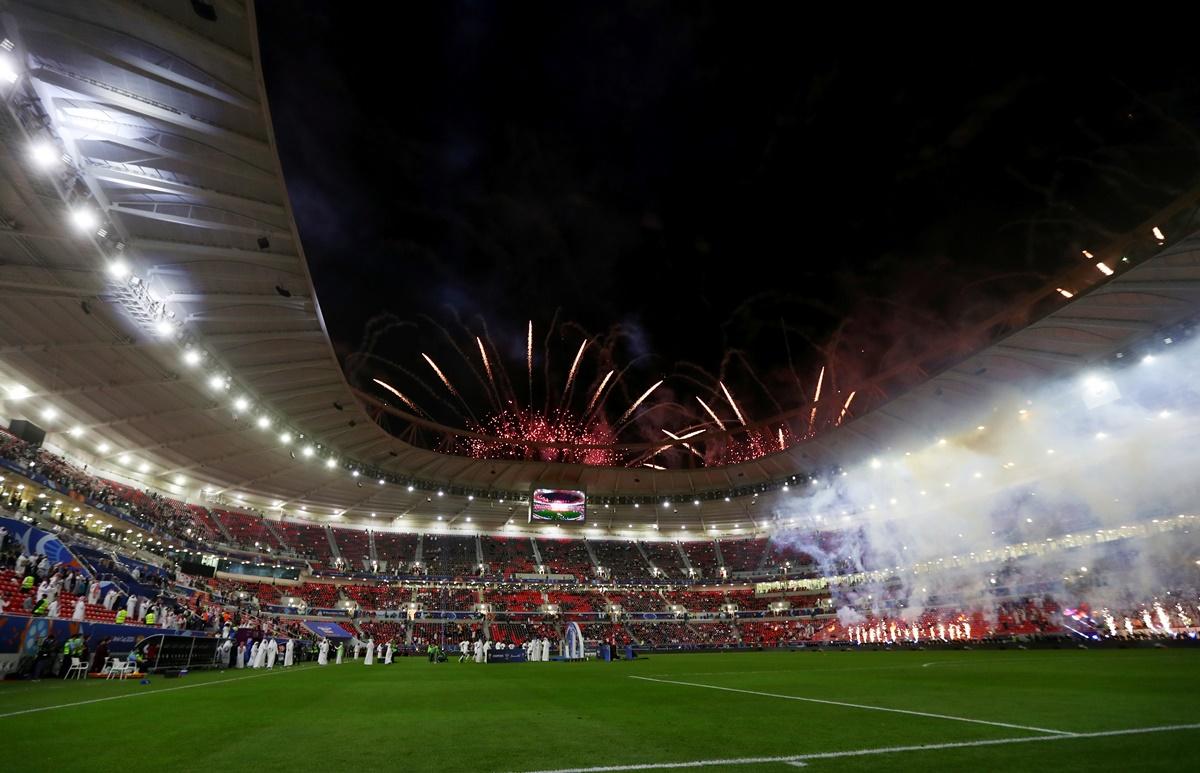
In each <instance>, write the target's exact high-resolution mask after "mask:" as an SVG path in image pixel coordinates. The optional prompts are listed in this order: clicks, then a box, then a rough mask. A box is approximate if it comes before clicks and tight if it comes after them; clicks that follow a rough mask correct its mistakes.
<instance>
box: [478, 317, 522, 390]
mask: <svg viewBox="0 0 1200 773" xmlns="http://www.w3.org/2000/svg"><path fill="white" fill-rule="evenodd" d="M476 318H477V319H478V320H479V324H480V325H481V326H482V327H483V337H484V338H486V339H487V348H488V349H490V350H491V352H492V356H493V357H495V358H496V362H497V363H499V364H502V363H503V361H504V358H503V357H501V356H500V350H499V349H497V348H496V342H495V341H493V340H492V334H491V332H490V331H489V330H488V326H487V320H486V319H484V318H483V316H482V315H477V317H476ZM497 370H498V373H496V375H497V376H499V378H498V379H497V383H496V386H497V388H498V390H499V392H498V394H497V397H499V399H500V403H501V405H505V404H509V405H515V404H516V402H517V390H516V389H514V388H513V383H512V378H511V377H510V376H509V373H508V369H507V368H505V367H499V368H497Z"/></svg>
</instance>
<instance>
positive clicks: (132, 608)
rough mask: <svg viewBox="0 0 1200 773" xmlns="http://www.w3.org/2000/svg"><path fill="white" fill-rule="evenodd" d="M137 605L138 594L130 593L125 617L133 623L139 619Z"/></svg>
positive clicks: (126, 603)
mask: <svg viewBox="0 0 1200 773" xmlns="http://www.w3.org/2000/svg"><path fill="white" fill-rule="evenodd" d="M137 606H138V598H137V595H135V594H133V593H130V594H129V600H128V601H126V602H125V619H126V620H128V621H129V622H131V623H132V622H133V621H134V620H136V619H137Z"/></svg>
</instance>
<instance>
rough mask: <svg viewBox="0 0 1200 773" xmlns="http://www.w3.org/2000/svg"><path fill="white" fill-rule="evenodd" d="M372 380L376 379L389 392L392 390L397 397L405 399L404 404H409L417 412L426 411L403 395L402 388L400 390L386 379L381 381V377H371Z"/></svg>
mask: <svg viewBox="0 0 1200 773" xmlns="http://www.w3.org/2000/svg"><path fill="white" fill-rule="evenodd" d="M371 380H372V381H374V382H375V383H376V384H378V385H379V386H381V387H383V388H384V389H386V390H387V391H389V392H391V393H392V394H394V395H395V396H396V397H398V398H400V399H401V400H402V401H404V404H405V405H407V406H408V407H409V408H412V409H413V411H415V412H417V413H425V412H424V411H422V410H421V409H420V408H418V407H417V404H416V403H414V402H413V401H412V400H409V399H408V398H407V397H405V396H404V395H403V394H402V393H401V392H400V390H399V389H397V388H396V387H394V386H392V385H391V384H389V383H388V382H386V381H381V380H380V379H377V378H373V379H371Z"/></svg>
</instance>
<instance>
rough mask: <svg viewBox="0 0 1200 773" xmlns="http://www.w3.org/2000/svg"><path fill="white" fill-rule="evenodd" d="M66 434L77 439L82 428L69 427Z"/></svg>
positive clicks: (81, 432)
mask: <svg viewBox="0 0 1200 773" xmlns="http://www.w3.org/2000/svg"><path fill="white" fill-rule="evenodd" d="M67 434H68V435H70V436H71V437H79V436H80V435H82V434H83V427H80V426H78V425H76V426H74V427H71V428H70V429H69V430H67Z"/></svg>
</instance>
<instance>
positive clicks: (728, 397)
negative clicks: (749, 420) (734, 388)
mask: <svg viewBox="0 0 1200 773" xmlns="http://www.w3.org/2000/svg"><path fill="white" fill-rule="evenodd" d="M717 384H719V385H720V387H721V391H722V392H724V393H725V399H726V400H728V401H729V404H730V405H731V406H733V412H734V413H735V414H737V417H738V421H740V422H741V423H742V426H745V425H746V417H745V416H742V411H741V409H740V408H738V405H737V403H735V402H734V401H733V395H731V394H729V390H728V389H726V388H725V382H724V381H718V382H717Z"/></svg>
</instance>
